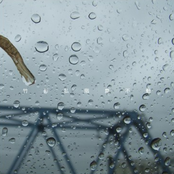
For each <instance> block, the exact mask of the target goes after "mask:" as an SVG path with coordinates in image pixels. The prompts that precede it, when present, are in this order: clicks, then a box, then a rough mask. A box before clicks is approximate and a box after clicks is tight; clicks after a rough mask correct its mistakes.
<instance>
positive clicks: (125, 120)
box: [123, 116, 131, 124]
mask: <svg viewBox="0 0 174 174" xmlns="http://www.w3.org/2000/svg"><path fill="white" fill-rule="evenodd" d="M123 121H124V123H126V124H130V123H131V118H130V117H129V116H126V117H125V118H124V120H123Z"/></svg>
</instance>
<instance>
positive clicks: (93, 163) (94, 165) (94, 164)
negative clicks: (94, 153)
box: [90, 161, 97, 170]
mask: <svg viewBox="0 0 174 174" xmlns="http://www.w3.org/2000/svg"><path fill="white" fill-rule="evenodd" d="M96 167H97V163H96V161H92V162H91V163H90V168H91V170H95V169H96Z"/></svg>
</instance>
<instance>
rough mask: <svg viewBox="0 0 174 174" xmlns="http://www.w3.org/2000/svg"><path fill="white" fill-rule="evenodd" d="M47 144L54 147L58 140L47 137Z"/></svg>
mask: <svg viewBox="0 0 174 174" xmlns="http://www.w3.org/2000/svg"><path fill="white" fill-rule="evenodd" d="M46 141H47V144H48V146H50V147H54V146H55V145H56V140H55V139H54V138H53V137H50V138H47V140H46Z"/></svg>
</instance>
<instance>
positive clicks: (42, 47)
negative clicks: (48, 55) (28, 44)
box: [35, 41, 49, 53]
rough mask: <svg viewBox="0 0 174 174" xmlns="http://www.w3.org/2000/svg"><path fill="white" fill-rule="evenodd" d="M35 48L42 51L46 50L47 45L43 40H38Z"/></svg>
mask: <svg viewBox="0 0 174 174" xmlns="http://www.w3.org/2000/svg"><path fill="white" fill-rule="evenodd" d="M35 49H36V51H37V52H39V53H44V52H46V51H48V49H49V45H48V43H47V42H45V41H39V42H37V43H36V46H35Z"/></svg>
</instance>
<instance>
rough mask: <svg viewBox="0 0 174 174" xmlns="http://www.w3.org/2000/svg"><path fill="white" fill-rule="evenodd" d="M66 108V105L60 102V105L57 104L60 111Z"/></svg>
mask: <svg viewBox="0 0 174 174" xmlns="http://www.w3.org/2000/svg"><path fill="white" fill-rule="evenodd" d="M64 107H65V104H64V103H63V102H59V103H58V104H57V108H58V109H59V110H62V109H63V108H64Z"/></svg>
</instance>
